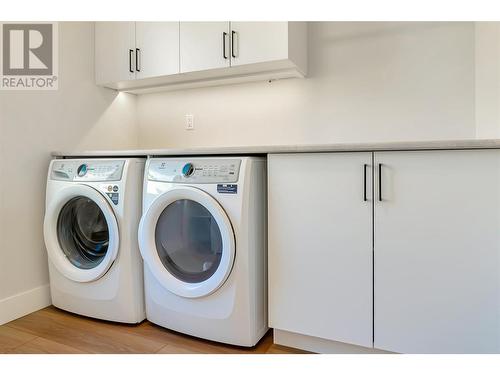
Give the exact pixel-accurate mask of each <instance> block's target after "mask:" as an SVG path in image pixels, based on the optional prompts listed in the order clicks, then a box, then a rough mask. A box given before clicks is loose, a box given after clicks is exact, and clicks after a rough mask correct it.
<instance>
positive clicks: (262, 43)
mask: <svg viewBox="0 0 500 375" xmlns="http://www.w3.org/2000/svg"><path fill="white" fill-rule="evenodd" d="M297 26H299V27H300V24H297V23H295V22H231V65H232V66H237V65H245V64H253V63H262V62H266V61H277V60H287V59H288V58H290V57H291V56H290V46H289V30H290V29H295V28H297ZM304 35H305V33H304ZM291 38H292V39H293V34H292V36H291ZM292 41H293V42H294V43H298V44H305V43H301V41H300V39H297V40H292ZM299 48H300V47H299ZM291 49H292V50H293V49H294V47H293V46H292V48H291ZM292 60H295V56H294V57H293V58H292ZM301 65H302V64H301Z"/></svg>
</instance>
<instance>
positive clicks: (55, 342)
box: [0, 306, 303, 354]
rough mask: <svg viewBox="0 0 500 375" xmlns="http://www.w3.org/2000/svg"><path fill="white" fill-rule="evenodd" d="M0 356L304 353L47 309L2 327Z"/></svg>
mask: <svg viewBox="0 0 500 375" xmlns="http://www.w3.org/2000/svg"><path fill="white" fill-rule="evenodd" d="M0 353H4V354H6V353H8V354H15V353H23V354H38V353H40V354H48V353H57V354H79V353H106V354H110V353H112V354H115V353H116V354H121V353H161V354H168V353H175V354H202V353H209V354H292V353H303V352H302V351H299V350H296V349H292V348H287V347H283V346H279V345H275V344H273V338H272V333H271V331H269V332H268V333H267V334H266V336H264V337H263V338H262V340H261V341H260V342H259V343H258V344H257V345H256V346H255V347H254V348H241V347H234V346H230V345H224V344H219V343H215V342H211V341H207V340H202V339H196V338H193V337H190V336H187V335H183V334H179V333H177V332H174V331H170V330H167V329H164V328H162V327H158V326H156V325H154V324H152V323H150V322H147V321H146V322H143V323H141V324H138V325H126V324H118V323H110V322H103V321H100V320H96V319H90V318H85V317H81V316H78V315H75V314H71V313H67V312H64V311H62V310H59V309H57V308H55V307H52V306H51V307H47V308H45V309H42V310H40V311H37V312H34V313H32V314H29V315H27V316H24V317H22V318H20V319H17V320H14V321H12V322H10V323H7V324H5V325H3V326H0Z"/></svg>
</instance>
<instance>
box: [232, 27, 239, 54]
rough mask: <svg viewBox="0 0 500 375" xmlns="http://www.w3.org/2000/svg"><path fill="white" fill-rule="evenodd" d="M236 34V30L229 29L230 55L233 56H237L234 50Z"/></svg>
mask: <svg viewBox="0 0 500 375" xmlns="http://www.w3.org/2000/svg"><path fill="white" fill-rule="evenodd" d="M236 35H237V33H236V31H234V30H231V56H233V58H236V57H238V56H237V55H236V54H235V52H234V39H235V36H236Z"/></svg>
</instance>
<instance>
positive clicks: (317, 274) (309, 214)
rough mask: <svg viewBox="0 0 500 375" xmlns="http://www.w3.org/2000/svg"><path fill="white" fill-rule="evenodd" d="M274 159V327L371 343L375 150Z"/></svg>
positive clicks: (271, 289) (271, 271)
mask: <svg viewBox="0 0 500 375" xmlns="http://www.w3.org/2000/svg"><path fill="white" fill-rule="evenodd" d="M268 163H269V164H268V168H269V172H268V173H269V177H268V179H269V196H268V202H269V203H268V204H269V250H268V251H269V315H270V316H269V319H270V326H271V327H273V328H277V329H281V330H286V331H291V332H296V333H301V334H305V335H310V336H316V337H320V338H324V339H329V340H337V341H342V342H346V343H351V344H357V345H363V346H367V347H371V346H372V324H373V320H372V310H373V305H372V293H373V289H372V285H373V284H372V255H373V244H372V233H373V232H372V207H373V206H372V203H373V202H372V193H371V191H372V189H371V186H372V183H371V181H372V178H371V164H372V154H371V153H334V154H288V155H269V159H268ZM365 165H366V172H367V176H366V179H367V181H366V187H367V192H366V196H367V197H366V199H367V200H366V201H365V200H364V186H365V183H364V169H365V167H364V166H365Z"/></svg>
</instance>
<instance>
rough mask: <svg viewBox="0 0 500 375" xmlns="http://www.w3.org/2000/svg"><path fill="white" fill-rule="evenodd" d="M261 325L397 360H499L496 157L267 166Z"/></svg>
mask: <svg viewBox="0 0 500 375" xmlns="http://www.w3.org/2000/svg"><path fill="white" fill-rule="evenodd" d="M365 169H366V172H365ZM372 171H373V173H372ZM372 174H373V176H374V178H373V179H372ZM372 186H373V189H372ZM365 190H366V196H365ZM365 199H366V200H365ZM269 314H270V325H271V326H272V327H273V328H276V329H279V330H283V331H288V332H293V333H298V334H302V335H308V336H313V337H317V338H321V339H328V340H333V341H340V342H344V343H350V344H356V345H361V346H366V347H374V348H377V349H383V350H388V351H393V352H400V353H498V352H500V150H456V151H454V150H443V151H390V152H374V153H355V152H353V153H330V154H283V155H270V156H269ZM372 328H373V330H372Z"/></svg>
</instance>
